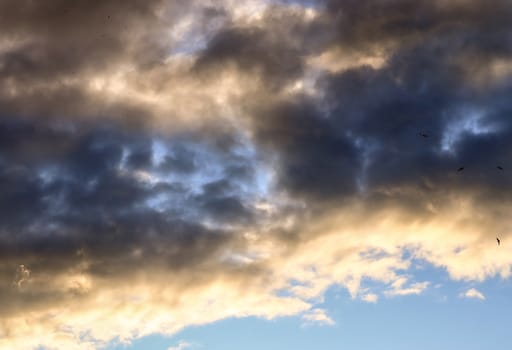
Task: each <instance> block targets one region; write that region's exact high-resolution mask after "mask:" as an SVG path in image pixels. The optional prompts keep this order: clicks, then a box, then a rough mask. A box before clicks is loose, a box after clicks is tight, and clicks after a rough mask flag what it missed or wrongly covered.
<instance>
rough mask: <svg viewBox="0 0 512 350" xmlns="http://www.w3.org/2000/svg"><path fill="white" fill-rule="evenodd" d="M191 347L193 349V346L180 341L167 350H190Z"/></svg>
mask: <svg viewBox="0 0 512 350" xmlns="http://www.w3.org/2000/svg"><path fill="white" fill-rule="evenodd" d="M192 347H193V345H192V344H191V343H189V342H186V341H180V342H179V343H178V345H176V346H171V347H169V348H168V349H167V350H185V349H190V348H192Z"/></svg>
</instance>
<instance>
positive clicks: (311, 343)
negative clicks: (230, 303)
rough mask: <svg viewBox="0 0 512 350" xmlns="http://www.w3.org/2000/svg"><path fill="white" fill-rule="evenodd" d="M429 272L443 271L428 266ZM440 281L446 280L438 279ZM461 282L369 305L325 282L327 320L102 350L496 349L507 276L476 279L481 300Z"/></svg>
mask: <svg viewBox="0 0 512 350" xmlns="http://www.w3.org/2000/svg"><path fill="white" fill-rule="evenodd" d="M429 273H431V274H432V277H434V278H437V277H439V275H443V273H442V272H440V271H431V272H429ZM445 283H447V282H446V281H445ZM463 285H464V284H463V283H450V282H448V283H447V284H446V285H444V286H442V287H440V288H438V289H436V290H433V291H431V292H428V293H426V294H425V295H422V296H406V297H396V298H391V299H384V300H382V301H379V302H378V303H376V304H372V303H365V302H362V301H354V300H352V299H351V298H350V296H349V295H348V293H346V291H343V290H340V289H339V288H332V289H330V290H329V291H328V292H327V293H326V297H325V303H324V306H325V307H326V308H327V309H328V310H329V311H330V315H331V316H332V318H333V320H334V321H335V322H336V324H335V325H333V326H323V325H312V324H309V325H307V324H305V323H304V321H303V320H301V319H299V318H296V317H288V318H282V319H281V318H279V319H275V320H262V319H258V318H244V319H228V320H223V321H218V322H216V323H214V324H211V325H206V326H200V327H191V328H189V329H187V330H184V331H182V332H179V333H178V334H176V335H174V336H172V337H161V336H151V337H148V338H144V339H140V340H137V341H135V342H133V344H131V345H130V346H117V347H115V346H113V347H110V348H108V349H112V350H114V349H115V350H120V349H127V350H129V349H133V350H145V349H155V350H160V349H162V350H167V349H168V348H170V347H176V346H177V345H178V344H180V343H188V344H190V347H189V348H190V349H212V350H231V349H233V350H235V349H240V348H242V347H243V348H245V349H249V350H252V349H254V350H256V349H262V348H265V349H270V350H278V349H283V348H289V349H300V350H302V349H304V350H306V349H313V348H321V349H326V350H329V349H333V350H334V349H340V348H342V349H368V350H370V349H397V350H402V349H403V350H407V349H411V348H414V349H418V350H430V349H440V350H451V349H468V350H479V349H483V348H487V349H501V348H502V346H503V344H506V343H507V341H508V338H509V336H508V325H509V324H510V322H511V321H512V315H510V312H508V310H510V307H511V306H512V303H511V301H510V298H509V295H510V293H511V292H512V284H511V283H510V281H503V280H499V279H493V280H490V281H487V282H485V283H482V284H478V285H477V286H478V289H479V290H481V291H483V292H484V293H485V294H486V300H484V301H482V300H478V299H466V298H461V297H460V296H459V294H460V292H461V291H464V288H463V287H462V286H463Z"/></svg>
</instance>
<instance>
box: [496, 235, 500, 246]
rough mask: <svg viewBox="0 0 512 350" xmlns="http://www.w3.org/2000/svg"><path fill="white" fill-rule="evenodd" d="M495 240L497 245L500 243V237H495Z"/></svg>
mask: <svg viewBox="0 0 512 350" xmlns="http://www.w3.org/2000/svg"><path fill="white" fill-rule="evenodd" d="M496 242H498V245H500V244H501V241H500V239H499V238H498V237H496Z"/></svg>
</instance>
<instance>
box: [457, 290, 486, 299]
mask: <svg viewBox="0 0 512 350" xmlns="http://www.w3.org/2000/svg"><path fill="white" fill-rule="evenodd" d="M460 296H461V297H462V298H468V299H480V300H485V295H483V294H482V293H481V292H479V291H478V290H476V289H475V288H471V289H468V290H467V291H466V292H465V293H461V294H460Z"/></svg>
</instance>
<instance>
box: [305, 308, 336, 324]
mask: <svg viewBox="0 0 512 350" xmlns="http://www.w3.org/2000/svg"><path fill="white" fill-rule="evenodd" d="M302 319H303V320H305V321H307V322H309V323H312V324H319V325H326V326H333V325H334V324H335V322H334V321H333V320H332V319H331V318H330V317H329V316H328V315H327V313H326V311H325V310H322V309H313V310H310V311H308V312H307V313H306V314H304V315H303V316H302Z"/></svg>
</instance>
